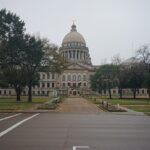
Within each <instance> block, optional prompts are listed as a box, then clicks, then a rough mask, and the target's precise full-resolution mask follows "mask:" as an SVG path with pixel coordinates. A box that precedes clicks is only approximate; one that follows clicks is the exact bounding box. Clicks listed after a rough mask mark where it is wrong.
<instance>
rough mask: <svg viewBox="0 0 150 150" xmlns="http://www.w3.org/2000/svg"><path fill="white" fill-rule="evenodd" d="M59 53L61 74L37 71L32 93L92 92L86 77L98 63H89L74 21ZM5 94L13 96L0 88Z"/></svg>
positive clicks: (126, 91)
mask: <svg viewBox="0 0 150 150" xmlns="http://www.w3.org/2000/svg"><path fill="white" fill-rule="evenodd" d="M59 53H60V55H61V56H62V57H63V58H64V59H65V60H67V61H68V65H67V67H66V69H65V70H63V72H62V73H61V74H57V73H52V72H39V74H40V81H39V85H38V86H34V87H33V89H32V94H33V95H35V96H49V95H53V96H55V95H58V94H59V95H89V94H92V91H91V88H90V85H91V84H90V76H91V75H93V74H94V73H95V71H96V69H97V68H99V66H94V65H92V62H91V57H90V54H89V49H88V47H87V45H86V42H85V39H84V37H83V36H82V35H81V34H80V33H79V32H78V31H77V29H76V25H75V24H73V25H72V26H71V30H70V32H69V33H68V34H66V35H65V37H64V38H63V40H62V44H61V47H60V48H59ZM111 92H112V95H119V91H118V89H112V91H111ZM27 94H28V89H27V88H25V89H24V91H23V93H22V95H27ZM9 95H16V93H15V90H14V89H13V88H11V87H9V88H0V96H9ZM103 95H108V91H103ZM123 95H126V96H127V95H129V96H131V95H132V91H131V89H124V90H123ZM138 95H139V96H141V95H147V90H146V89H139V90H138V91H137V96H138Z"/></svg>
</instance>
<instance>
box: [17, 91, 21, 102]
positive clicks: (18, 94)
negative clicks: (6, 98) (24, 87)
mask: <svg viewBox="0 0 150 150" xmlns="http://www.w3.org/2000/svg"><path fill="white" fill-rule="evenodd" d="M20 95H21V94H20V93H17V97H16V101H17V102H20V101H21V99H20Z"/></svg>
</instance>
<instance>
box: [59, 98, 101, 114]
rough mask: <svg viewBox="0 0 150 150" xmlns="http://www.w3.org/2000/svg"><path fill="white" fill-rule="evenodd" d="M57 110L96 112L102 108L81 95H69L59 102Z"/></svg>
mask: <svg viewBox="0 0 150 150" xmlns="http://www.w3.org/2000/svg"><path fill="white" fill-rule="evenodd" d="M58 112H76V113H98V112H102V110H101V109H100V108H98V107H97V105H95V104H93V103H91V102H89V101H88V100H86V99H84V98H82V97H69V98H66V99H65V100H64V102H63V103H61V104H60V106H59V108H58Z"/></svg>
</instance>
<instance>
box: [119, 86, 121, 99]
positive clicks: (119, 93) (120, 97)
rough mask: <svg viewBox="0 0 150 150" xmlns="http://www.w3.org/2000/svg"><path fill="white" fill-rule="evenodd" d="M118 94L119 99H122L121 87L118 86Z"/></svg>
mask: <svg viewBox="0 0 150 150" xmlns="http://www.w3.org/2000/svg"><path fill="white" fill-rule="evenodd" d="M119 96H120V99H122V88H119Z"/></svg>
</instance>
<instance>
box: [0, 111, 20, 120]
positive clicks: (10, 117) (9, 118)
mask: <svg viewBox="0 0 150 150" xmlns="http://www.w3.org/2000/svg"><path fill="white" fill-rule="evenodd" d="M21 114H22V113H19V114H15V115H12V116H8V117H5V118H1V119H0V122H1V121H3V120H7V119H10V118H13V117H16V116H19V115H21Z"/></svg>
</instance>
